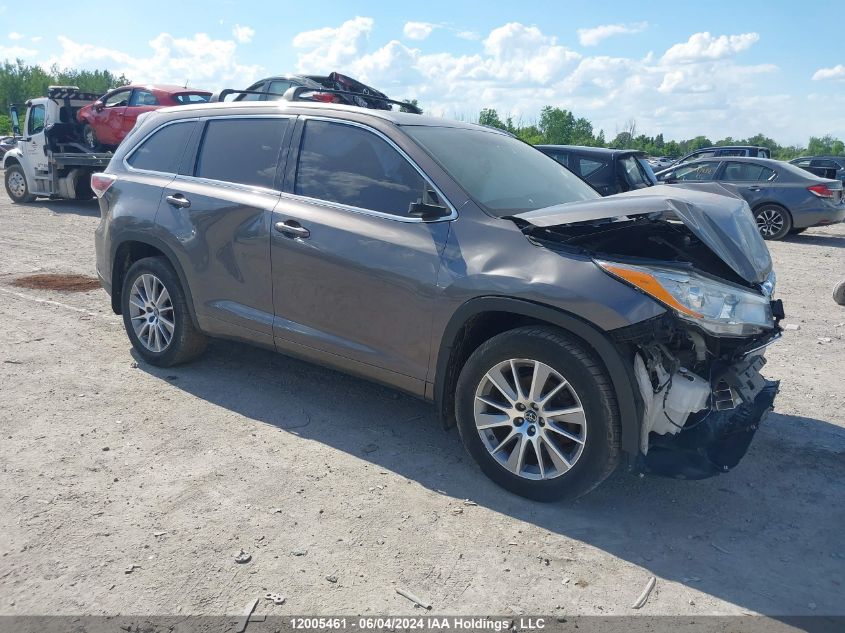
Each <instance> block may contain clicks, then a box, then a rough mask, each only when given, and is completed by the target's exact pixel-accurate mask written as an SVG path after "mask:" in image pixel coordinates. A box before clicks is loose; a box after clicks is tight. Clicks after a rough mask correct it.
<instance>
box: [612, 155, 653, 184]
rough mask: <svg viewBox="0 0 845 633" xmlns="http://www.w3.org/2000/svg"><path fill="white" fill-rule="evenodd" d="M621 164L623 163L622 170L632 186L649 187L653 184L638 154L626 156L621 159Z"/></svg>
mask: <svg viewBox="0 0 845 633" xmlns="http://www.w3.org/2000/svg"><path fill="white" fill-rule="evenodd" d="M619 164H620V165H621V167H622V171H623V172H624V173H625V178H626V180H627V181H628V184H629V185H631V187H634V188H640V187H647V186H649V185H650V184H651V181H650V180H649V179H648V177H647V176H646V174H645V173H644V172H643V170H642V168H641V166H640V163H639V161H638V160H637V157H636V156H626V157H625V158H622V159H620V161H619Z"/></svg>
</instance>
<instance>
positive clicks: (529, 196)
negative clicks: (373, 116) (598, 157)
mask: <svg viewBox="0 0 845 633" xmlns="http://www.w3.org/2000/svg"><path fill="white" fill-rule="evenodd" d="M403 130H404V131H405V133H406V134H408V136H410V137H411V138H412V139H413V140H414V141H416V142H417V143H418V144H419V145H420V146H421V147H422V148H423V149H424V150H425V151H427V152H428V153H429V154H430V155H431V157H432V158H433V159H434V160H436V161H437V162H438V163H440V165H441V166H442V167H443V169H444V170H446V172H447V173H448V174H449V175H450V176H451V177H452V178H453V179H454V180H455V181H456V182H457V183H458V185H459V186H460V187H461V188H462V189H463V190H464V191H466V192H467V194H469V195H470V197H472V199H473V200H474V201H475V202H476V203H477V204H478V205H480V206H481V208H482V209H484V210H485V211H486V212H487V213H489V214H491V215H493V216H496V217H503V216H507V215H513V214H516V213H523V212H525V211H533V210H535V209H540V208H542V207H549V206H552V205H555V204H564V203H566V202H574V201H576V200H593V199H595V198H599V197H600V196H599V194H598V193H596V191H595V190H594V189H593V188H592V187H590V185H588V184H587V183H585V182H584V181H583V180H581V179H580V178H578V176H576V175H575V174H573V173H572V172H571V171H569V170H568V169H567V168H566V167H564V166H563V165H560V164H558V163H557V162H556V161H552V160H549V159H548V158H547V157H546V156H543V154H542V152H538V151H537V150H536V149H534V148H533V147H532V146H530V145H528V144H527V143H524V142H522V141H520V140H518V139H515V138H513V137H512V136H509V135H507V134H502V133H500V132H495V131H493V130H488V129H486V128H481V127H466V128H464V127H457V128H453V127H445V126H444V127H441V126H434V125H406V126H403ZM574 160H575V157H571V158H570V165H571V164H572V162H573V161H574Z"/></svg>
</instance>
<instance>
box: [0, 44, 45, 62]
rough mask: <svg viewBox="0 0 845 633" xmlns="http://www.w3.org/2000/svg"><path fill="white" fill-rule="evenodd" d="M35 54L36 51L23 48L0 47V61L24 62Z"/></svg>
mask: <svg viewBox="0 0 845 633" xmlns="http://www.w3.org/2000/svg"><path fill="white" fill-rule="evenodd" d="M37 54H38V51H37V50H35V49H34V48H26V47H25V46H0V60H8V61H13V60H15V59H18V58H20V59H24V60H26V59H28V58H31V57H33V56H34V55H37Z"/></svg>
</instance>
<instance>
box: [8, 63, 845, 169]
mask: <svg viewBox="0 0 845 633" xmlns="http://www.w3.org/2000/svg"><path fill="white" fill-rule="evenodd" d="M128 83H131V82H130V81H129V79H128V78H126V77H124V76H123V75H115V74H114V73H112V72H111V71H109V70H74V69H64V70H63V69H61V68H59V67H58V66H53V67H51V68H50V69H48V70H45V69H43V68H41V67H40V66H36V65H29V64H25V63H24V62H23V61H22V60H20V59H18V60H15V62H14V63H12V62H9V61H5V62H3V64H2V66H0V134H9V133H11V131H12V129H11V128H12V126H11V121H10V120H9V116H8V112H9V106H10V105H12V104H17V105H18V106H20V105H22V104H23V103H25V102H26V100H27V99H31V98H32V97H39V96H42V95H45V94H47V87H48V86H53V85H59V86H77V87H79V89H80V90H82V91H83V92H93V93H96V94H104V93H106V92H108V91H109V90H111V89H112V88H117V87H118V86H125V85H126V84H128ZM409 103H412V104H413V105H418V104H417V101H416V99H412V100H410V101H409ZM21 114H22V113H21ZM477 122H478V123H481V124H482V125H489V126H492V127H496V128H500V129H502V130H507V131H508V132H510V133H511V134H513V135H515V136H517V137H519V138H521V139H522V140H523V141H525V142H527V143H531V144H532V145H538V144H540V143H548V144H551V145H589V146H593V147H616V148H621V149H638V150H642V151H644V152H645V153H646V154H648V155H650V156H669V157H671V158H678V157H680V156H683V155H684V154H688V153H689V152H692V151H695V150H697V149H701V148H702V147H711V146H713V145H758V146H762V147H768V148H769V150H771V152H772V157H773V158H780V159H783V160H789V159H791V158H795V157H796V156H803V155H808V154H810V155H819V154H827V155H839V154H845V144H843V142H842V141H841V140H840V139H838V138H836V137H834V136H831V135H830V134H827V135H825V136H821V137H815V136H811V137H810V140H809V142H808V143H807V146H806V147H802V146H799V145H788V146H787V145H780V144H779V143H778V142H777V141H775V140H774V139H772V138H769V137H768V136H766V135H764V134H755V135H754V136H751V137H749V138H731V137H727V138H723V139H719V140H717V141H715V142H714V141H712V140H711V139H709V138H707V137H706V136H696V137H695V138H691V139H687V140H683V141H666V140H664V138H663V134H657V135H656V136H648V135H646V134H639V133H638V131H637V124H636V121H635V120H633V119H631V120H629V121H627V122H626V123H625V124H624V126H623V128H624V129H623V130H622V131H621V132H618V133H617V134H616V135H615V136H614V137H613V138H612V139H607V138H605V135H604V130H599V131H598V133H596V131H595V129H594V128H593V124H592V123H591V122H590V121H589V120H588V119H585V118H584V117H576V116H575V115H574V114H573V113H572V112H570V111H569V110H566V109H563V108H557V107H554V106H546V107H544V108H543V109H542V110H541V111H540V118H539V119H538V120H537V121H536V122H532V123H529V124H527V125H523V124H522V121H516V122H515V121H514V120H513V117H510V116H507V117H505V118H504V119H502V118H501V117H500V116H499V114H498V112H496V110H494V109H492V108H484V109H483V110H481V112H480V113H479V115H478V118H477Z"/></svg>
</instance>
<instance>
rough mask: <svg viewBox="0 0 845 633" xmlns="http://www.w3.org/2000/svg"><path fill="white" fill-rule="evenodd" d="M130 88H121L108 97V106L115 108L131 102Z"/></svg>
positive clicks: (106, 102)
mask: <svg viewBox="0 0 845 633" xmlns="http://www.w3.org/2000/svg"><path fill="white" fill-rule="evenodd" d="M129 94H130V91H129V90H120V91H118V92H115V93H114V94H112V95H110V96H109V97H108V98H106V101H105V106H106V107H107V108H115V107H120V106H125V105H127V104H128V103H129Z"/></svg>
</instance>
